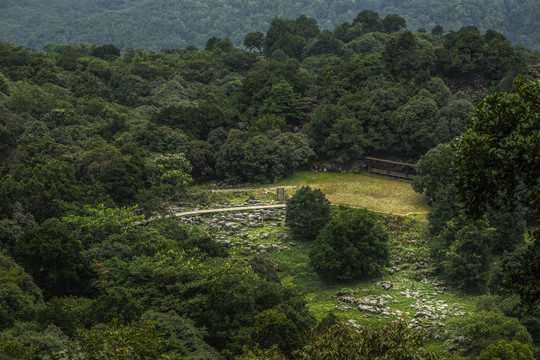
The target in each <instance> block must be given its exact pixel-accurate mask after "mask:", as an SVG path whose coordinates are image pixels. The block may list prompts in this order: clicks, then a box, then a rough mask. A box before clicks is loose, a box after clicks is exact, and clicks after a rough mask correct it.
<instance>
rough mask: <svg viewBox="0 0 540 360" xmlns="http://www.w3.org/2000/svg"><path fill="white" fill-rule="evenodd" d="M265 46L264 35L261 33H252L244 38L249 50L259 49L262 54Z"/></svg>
mask: <svg viewBox="0 0 540 360" xmlns="http://www.w3.org/2000/svg"><path fill="white" fill-rule="evenodd" d="M263 44H264V34H263V33H262V32H260V31H257V32H251V33H249V34H247V35H246V36H245V37H244V41H243V45H244V46H245V47H246V48H247V49H248V50H249V51H253V49H257V51H258V52H262V49H263Z"/></svg>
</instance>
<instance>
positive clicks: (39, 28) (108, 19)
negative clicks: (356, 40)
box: [0, 0, 540, 51]
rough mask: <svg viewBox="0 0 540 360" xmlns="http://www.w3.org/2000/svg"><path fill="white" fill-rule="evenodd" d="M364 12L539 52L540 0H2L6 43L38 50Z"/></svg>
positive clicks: (198, 38)
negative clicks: (472, 31)
mask: <svg viewBox="0 0 540 360" xmlns="http://www.w3.org/2000/svg"><path fill="white" fill-rule="evenodd" d="M364 9H369V10H374V11H377V12H379V13H380V14H381V15H382V16H386V15H388V14H399V15H400V16H402V17H403V18H404V19H405V20H406V21H407V25H408V29H410V30H413V31H416V30H417V29H419V28H425V29H427V30H428V31H431V29H432V28H433V27H435V26H436V25H441V26H443V28H444V29H445V30H446V31H451V30H454V31H455V30H458V29H459V28H461V27H462V26H469V25H474V26H477V27H478V28H479V29H480V30H481V31H482V32H483V31H486V30H488V29H493V30H496V31H498V32H502V33H504V34H505V35H506V36H507V38H508V39H509V40H510V41H511V42H512V43H513V44H516V43H522V44H524V45H525V46H527V47H529V48H533V49H536V50H540V48H539V45H538V44H539V43H540V32H539V31H538V29H539V28H540V23H539V21H540V20H539V19H540V9H539V7H538V3H537V2H536V1H535V0H503V1H496V2H494V1H489V0H482V1H460V0H449V1H443V0H429V1H426V0H409V1H400V0H389V1H373V0H348V1H345V0H340V1H321V0H319V1H305V0H303V1H297V2H291V1H282V0H278V1H263V0H250V1H247V0H230V1H217V0H209V1H192V0H191V1H190V0H183V1H167V0H111V1H81V0H78V1H66V0H45V1H38V0H27V1H16V0H5V1H2V4H0V35H1V37H2V39H3V40H6V41H11V42H13V43H15V44H18V45H24V46H28V47H32V48H38V49H41V48H42V47H43V46H44V45H45V44H59V43H60V44H62V43H68V42H72V43H74V44H79V43H80V42H84V43H94V42H95V43H97V44H98V45H100V44H104V43H112V44H114V45H116V46H117V47H120V48H121V49H125V48H128V47H133V48H144V49H147V50H151V51H159V50H160V49H162V48H168V47H174V48H184V47H186V46H189V45H192V46H196V47H199V48H200V47H203V46H204V44H205V41H206V40H207V39H208V38H210V37H211V36H216V37H219V38H225V37H228V38H230V39H231V40H232V41H233V43H234V44H236V45H240V44H241V41H242V39H243V37H244V35H245V34H246V33H248V32H253V31H265V30H266V29H267V28H268V26H269V24H270V21H271V20H272V19H273V18H274V17H276V16H280V17H284V18H296V17H297V16H299V15H300V14H306V15H308V16H310V17H314V18H315V19H317V20H318V22H319V24H320V26H321V28H324V29H332V28H333V26H334V25H336V24H338V23H342V22H345V21H352V20H353V19H354V17H355V16H356V14H357V13H359V12H360V11H362V10H364Z"/></svg>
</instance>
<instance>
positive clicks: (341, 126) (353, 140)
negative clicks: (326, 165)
mask: <svg viewBox="0 0 540 360" xmlns="http://www.w3.org/2000/svg"><path fill="white" fill-rule="evenodd" d="M366 145H367V141H366V140H365V138H364V129H363V128H362V126H361V124H360V122H359V121H358V120H357V119H354V118H350V117H344V116H342V117H340V118H338V119H337V120H336V122H335V123H334V124H332V128H331V129H330V134H329V136H328V137H327V138H326V139H325V140H324V145H323V146H322V149H321V154H322V155H323V156H324V157H326V158H327V159H331V160H332V161H335V162H336V163H338V164H341V165H345V164H348V163H350V162H351V161H353V160H357V159H360V158H361V157H362V155H364V149H365V147H366Z"/></svg>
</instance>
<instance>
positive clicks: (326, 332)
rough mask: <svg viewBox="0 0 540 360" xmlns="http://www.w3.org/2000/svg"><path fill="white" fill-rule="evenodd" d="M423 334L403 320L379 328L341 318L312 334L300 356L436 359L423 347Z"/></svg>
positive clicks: (297, 355) (311, 357)
mask: <svg viewBox="0 0 540 360" xmlns="http://www.w3.org/2000/svg"><path fill="white" fill-rule="evenodd" d="M423 345H424V335H423V334H422V333H421V332H420V331H417V330H416V329H412V328H411V327H409V326H408V325H407V323H406V322H404V321H402V320H398V321H393V322H389V323H387V324H386V325H383V326H381V327H379V328H374V327H373V328H372V327H364V328H362V329H353V328H350V327H348V326H347V325H345V324H343V323H342V322H340V321H337V322H335V323H334V324H333V325H332V326H330V327H328V328H326V329H321V330H320V331H319V332H315V333H312V334H311V336H310V341H309V343H308V345H306V346H305V347H304V348H303V349H302V350H300V351H298V352H297V353H296V357H297V358H298V359H335V360H338V359H360V358H369V359H387V358H388V357H390V358H399V359H418V360H419V359H437V358H438V357H437V356H436V355H435V354H434V353H432V352H430V351H428V350H426V349H425V348H424V346H423Z"/></svg>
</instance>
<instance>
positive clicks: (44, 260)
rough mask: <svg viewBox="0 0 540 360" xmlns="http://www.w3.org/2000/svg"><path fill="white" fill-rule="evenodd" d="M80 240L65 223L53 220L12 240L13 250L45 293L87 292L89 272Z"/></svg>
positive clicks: (54, 294) (55, 294)
mask: <svg viewBox="0 0 540 360" xmlns="http://www.w3.org/2000/svg"><path fill="white" fill-rule="evenodd" d="M82 250H83V248H82V244H81V242H80V241H79V240H77V239H75V238H74V237H73V236H72V235H71V234H70V233H69V232H68V228H67V226H65V225H64V224H62V223H59V222H57V221H54V220H50V221H46V222H44V223H43V224H41V226H39V227H37V228H34V229H31V230H28V231H26V232H24V234H22V235H21V237H20V238H19V239H17V242H16V243H15V248H14V250H13V254H14V256H15V259H16V260H17V262H18V263H19V264H21V265H22V266H23V267H24V268H25V270H26V271H27V272H28V273H29V274H30V275H32V277H33V278H34V280H35V281H36V283H37V284H38V286H39V287H40V288H41V289H42V290H43V292H44V295H45V297H47V298H51V297H53V296H63V295H70V294H87V293H88V292H89V281H90V278H91V272H90V267H89V264H88V262H87V261H86V259H85V257H84V256H83V254H82Z"/></svg>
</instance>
